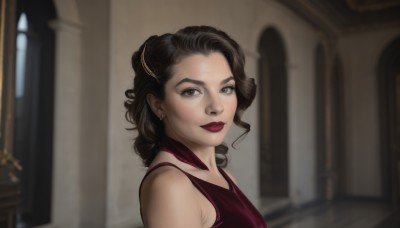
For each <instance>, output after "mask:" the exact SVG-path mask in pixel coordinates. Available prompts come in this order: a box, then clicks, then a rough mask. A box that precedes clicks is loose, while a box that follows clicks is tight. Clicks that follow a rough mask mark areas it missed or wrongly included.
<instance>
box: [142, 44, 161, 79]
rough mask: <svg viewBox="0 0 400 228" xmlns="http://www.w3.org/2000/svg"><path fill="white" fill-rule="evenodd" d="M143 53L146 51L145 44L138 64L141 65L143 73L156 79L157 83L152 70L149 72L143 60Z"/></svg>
mask: <svg viewBox="0 0 400 228" xmlns="http://www.w3.org/2000/svg"><path fill="white" fill-rule="evenodd" d="M145 51H146V44H144V47H143V51H142V54H141V55H140V62H141V63H142V67H143V69H144V71H146V74H148V75H150V76H151V77H153V78H154V79H156V81H158V78H157V76H156V75H155V74H154V73H153V71H152V70H150V67H149V66H147V64H146V61H145V60H144V52H145Z"/></svg>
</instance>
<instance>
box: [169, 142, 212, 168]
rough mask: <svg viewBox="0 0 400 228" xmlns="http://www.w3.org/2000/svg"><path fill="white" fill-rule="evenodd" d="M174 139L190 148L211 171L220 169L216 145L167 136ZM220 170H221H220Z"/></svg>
mask: <svg viewBox="0 0 400 228" xmlns="http://www.w3.org/2000/svg"><path fill="white" fill-rule="evenodd" d="M167 137H169V138H170V139H172V140H173V141H176V142H178V143H180V144H183V145H184V146H185V147H187V149H189V150H190V151H191V152H192V153H193V154H194V155H195V156H196V157H197V158H198V159H199V160H200V161H201V162H202V163H203V165H205V166H207V168H208V170H209V171H211V172H214V171H218V166H217V163H216V161H215V147H214V146H205V145H199V144H195V143H191V142H182V141H180V140H178V139H176V138H175V137H171V136H167ZM218 172H219V171H218Z"/></svg>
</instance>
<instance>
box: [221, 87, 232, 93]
mask: <svg viewBox="0 0 400 228" xmlns="http://www.w3.org/2000/svg"><path fill="white" fill-rule="evenodd" d="M221 92H222V93H225V94H232V93H234V92H235V87H234V86H226V87H224V88H222V89H221Z"/></svg>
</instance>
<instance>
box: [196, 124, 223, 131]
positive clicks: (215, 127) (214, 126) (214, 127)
mask: <svg viewBox="0 0 400 228" xmlns="http://www.w3.org/2000/svg"><path fill="white" fill-rule="evenodd" d="M224 125H225V123H224V122H211V123H208V124H205V125H202V126H200V127H202V128H204V129H206V130H207V131H210V132H219V131H221V130H222V129H224Z"/></svg>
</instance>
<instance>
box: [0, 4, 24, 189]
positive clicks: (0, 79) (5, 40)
mask: <svg viewBox="0 0 400 228" xmlns="http://www.w3.org/2000/svg"><path fill="white" fill-rule="evenodd" d="M15 15H16V0H0V183H5V182H9V181H11V182H17V181H18V178H17V176H16V173H15V172H16V171H17V170H21V166H20V165H19V162H18V161H17V160H16V159H15V158H14V156H13V153H12V152H13V148H12V146H13V134H14V80H15V53H16V52H15V49H16V46H15V40H16V19H15V18H16V17H15Z"/></svg>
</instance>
